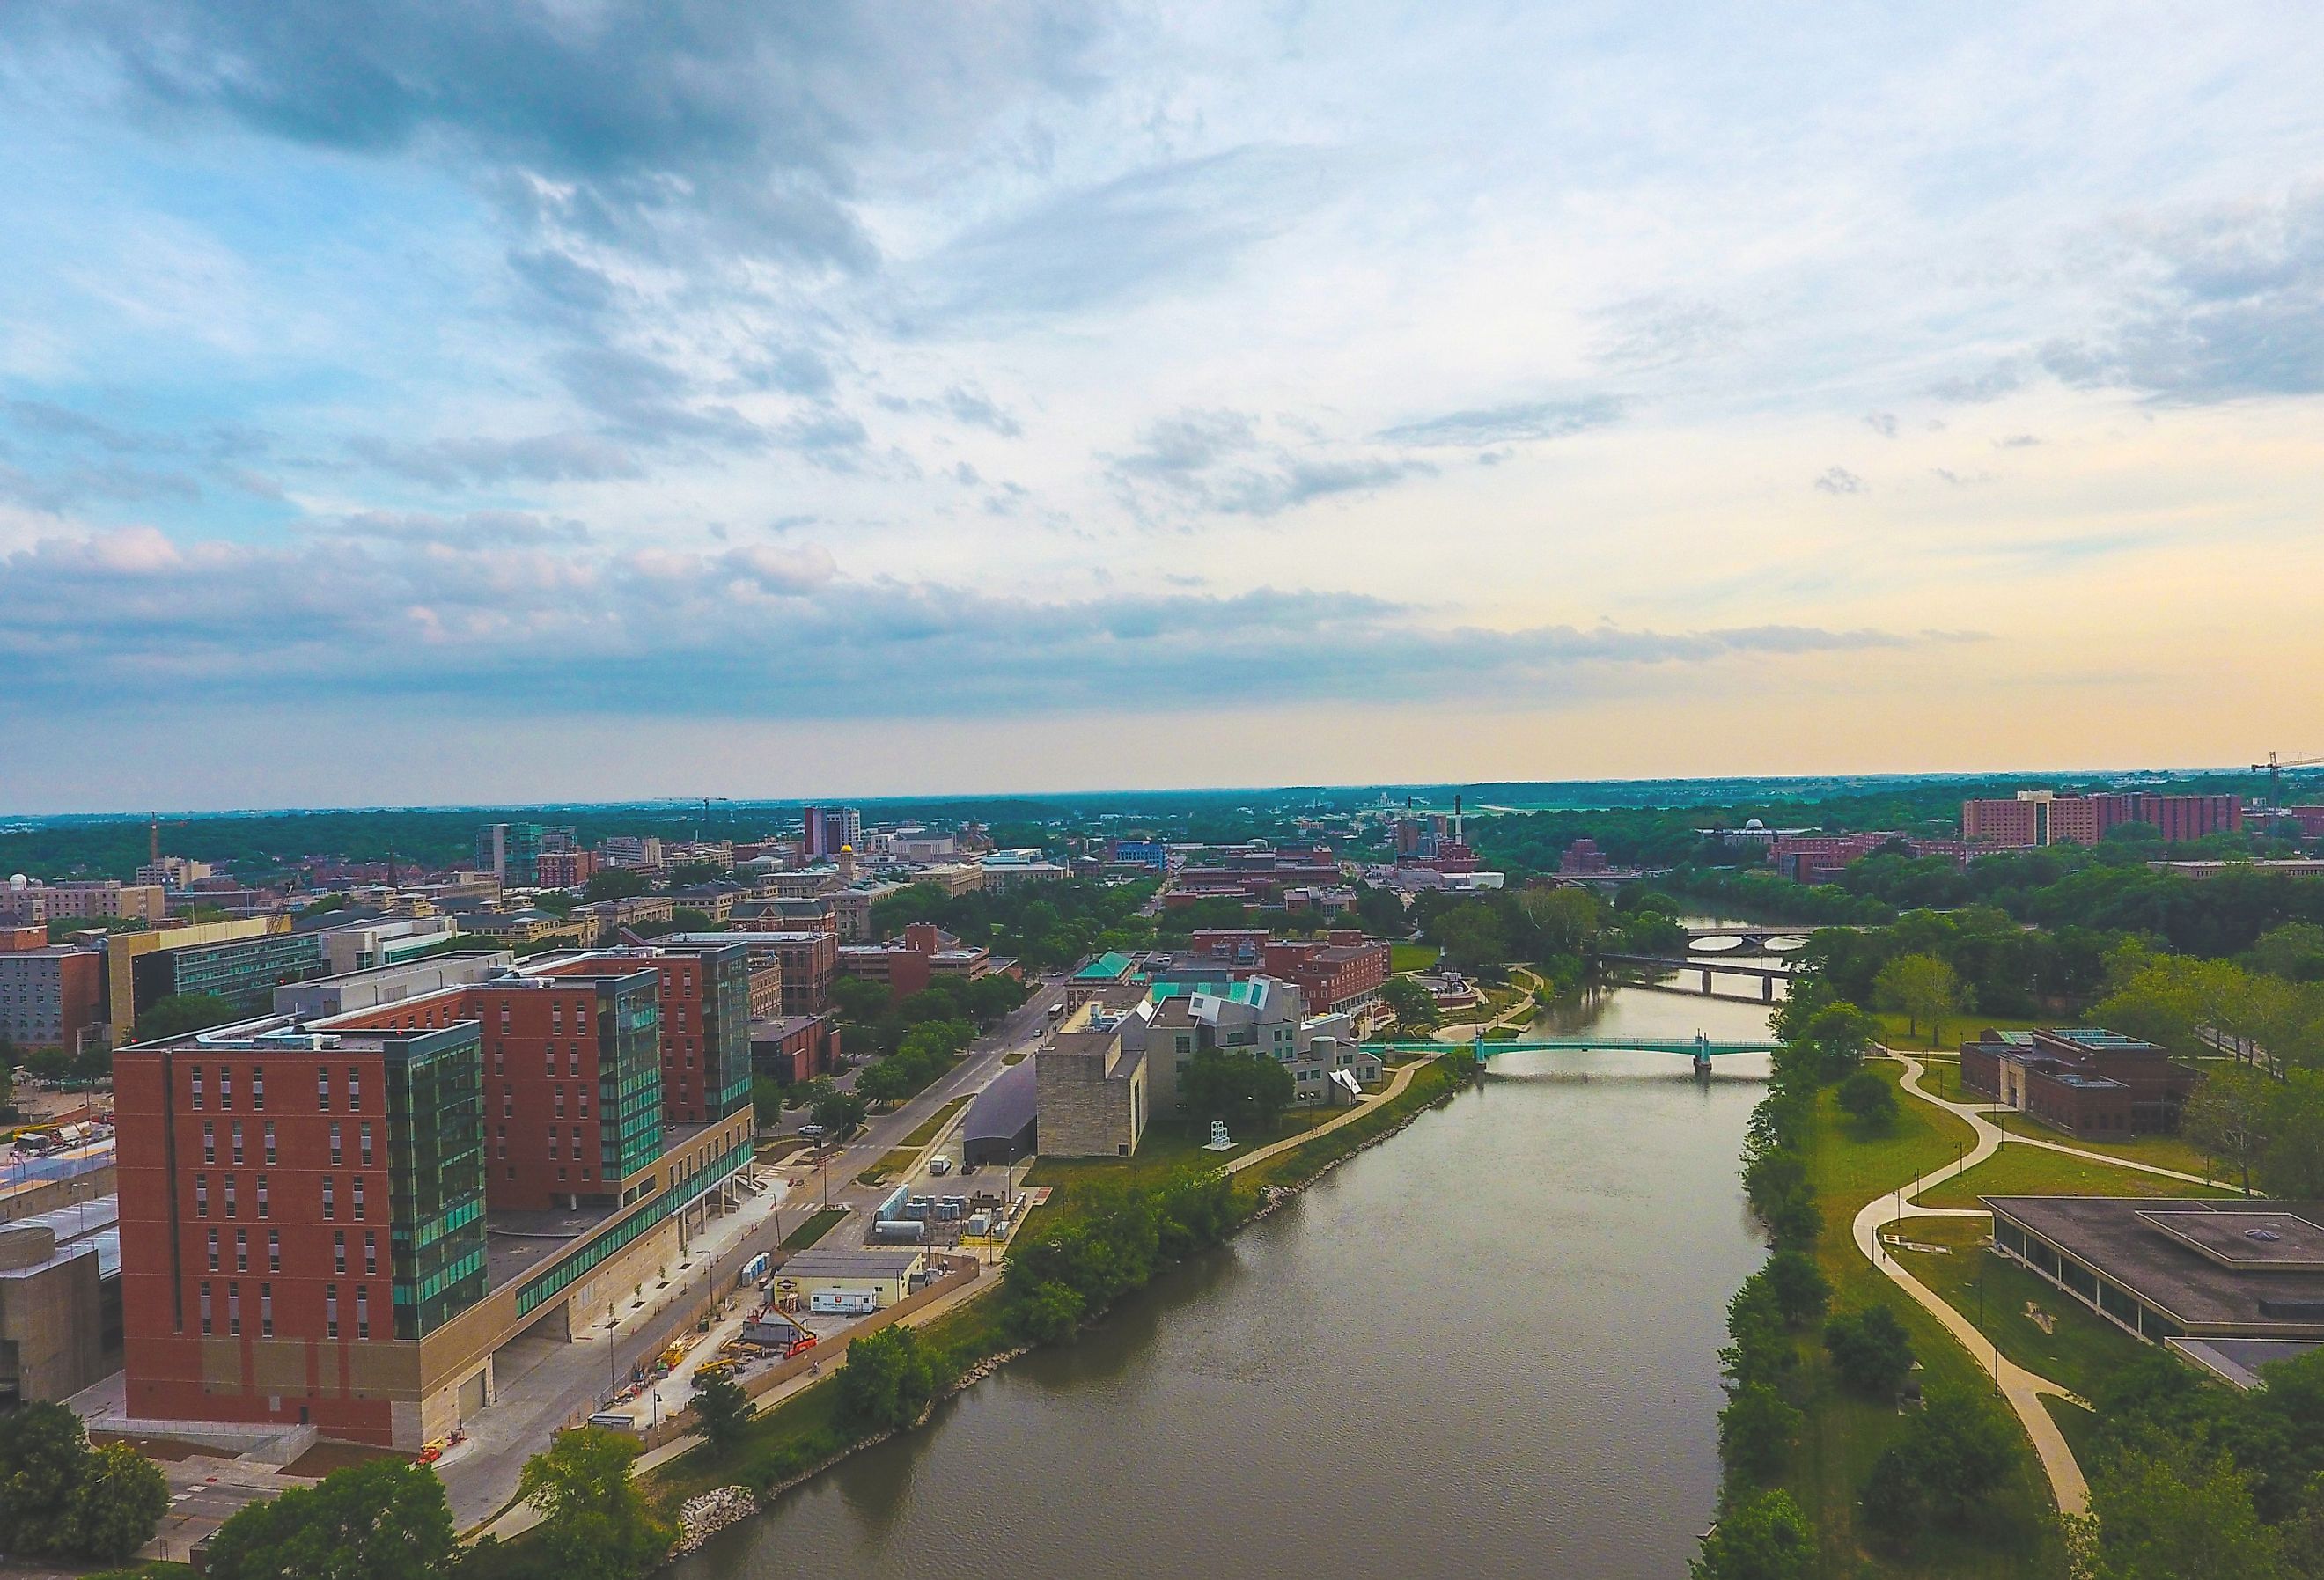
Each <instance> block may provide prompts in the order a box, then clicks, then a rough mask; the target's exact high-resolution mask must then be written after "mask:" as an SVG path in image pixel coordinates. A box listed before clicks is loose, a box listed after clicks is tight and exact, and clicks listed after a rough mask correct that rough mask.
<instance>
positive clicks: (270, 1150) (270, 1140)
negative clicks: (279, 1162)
mask: <svg viewBox="0 0 2324 1580" xmlns="http://www.w3.org/2000/svg"><path fill="white" fill-rule="evenodd" d="M266 1162H267V1166H268V1167H269V1168H272V1166H273V1163H274V1122H273V1121H272V1120H271V1119H270V1120H268V1121H267V1122H266Z"/></svg>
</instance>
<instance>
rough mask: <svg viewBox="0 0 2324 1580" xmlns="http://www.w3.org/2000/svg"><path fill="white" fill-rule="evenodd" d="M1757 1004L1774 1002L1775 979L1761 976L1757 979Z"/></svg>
mask: <svg viewBox="0 0 2324 1580" xmlns="http://www.w3.org/2000/svg"><path fill="white" fill-rule="evenodd" d="M1759 1002H1760V1003H1763V1004H1772V1003H1775V978H1774V977H1772V976H1763V977H1761V978H1760V979H1759Z"/></svg>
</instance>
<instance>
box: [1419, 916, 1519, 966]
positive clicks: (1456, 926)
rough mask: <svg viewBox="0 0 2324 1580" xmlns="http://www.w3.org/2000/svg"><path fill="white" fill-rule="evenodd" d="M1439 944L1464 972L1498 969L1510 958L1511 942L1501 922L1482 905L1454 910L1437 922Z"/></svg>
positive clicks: (1440, 917) (1454, 963)
mask: <svg viewBox="0 0 2324 1580" xmlns="http://www.w3.org/2000/svg"><path fill="white" fill-rule="evenodd" d="M1436 941H1437V942H1438V943H1440V944H1442V945H1443V947H1444V956H1445V958H1446V959H1448V960H1450V961H1452V964H1453V965H1455V966H1459V967H1461V968H1462V970H1463V971H1475V970H1477V969H1479V968H1480V967H1482V966H1492V965H1497V964H1499V962H1501V961H1503V960H1506V959H1507V958H1508V939H1507V938H1505V937H1504V936H1503V934H1502V932H1501V923H1500V919H1499V917H1496V916H1495V915H1494V914H1493V911H1492V908H1491V907H1490V906H1488V905H1486V904H1484V903H1483V902H1482V901H1474V900H1472V901H1466V902H1464V903H1462V904H1460V905H1456V906H1454V907H1452V909H1451V910H1447V911H1445V912H1444V913H1443V915H1441V916H1439V917H1438V918H1437V919H1436Z"/></svg>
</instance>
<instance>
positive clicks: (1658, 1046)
mask: <svg viewBox="0 0 2324 1580" xmlns="http://www.w3.org/2000/svg"><path fill="white" fill-rule="evenodd" d="M1780 1046H1782V1045H1781V1044H1779V1043H1776V1042H1772V1041H1769V1040H1766V1039H1748V1038H1743V1039H1714V1038H1711V1037H1706V1036H1704V1035H1703V1034H1702V1033H1701V1032H1700V1031H1698V1032H1696V1033H1695V1034H1694V1035H1693V1036H1692V1037H1691V1038H1656V1037H1625V1036H1623V1035H1621V1034H1620V1033H1618V1032H1601V1033H1599V1034H1597V1035H1594V1036H1583V1037H1528V1038H1523V1039H1518V1040H1516V1041H1511V1042H1495V1041H1492V1040H1490V1039H1488V1038H1485V1037H1482V1036H1480V1037H1478V1038H1477V1039H1475V1040H1473V1041H1471V1043H1470V1044H1469V1048H1470V1050H1471V1052H1473V1053H1474V1054H1476V1056H1477V1057H1478V1058H1480V1059H1487V1058H1492V1057H1493V1056H1494V1055H1496V1054H1502V1053H1673V1054H1678V1055H1681V1056H1683V1057H1685V1058H1692V1060H1693V1061H1694V1068H1695V1072H1696V1073H1697V1074H1699V1075H1701V1074H1708V1073H1709V1072H1710V1069H1711V1060H1712V1059H1714V1058H1719V1057H1720V1056H1721V1055H1722V1054H1738V1053H1773V1052H1775V1049H1777V1048H1778V1047H1780ZM1363 1048H1364V1050H1365V1051H1366V1052H1368V1053H1376V1054H1379V1055H1381V1056H1382V1057H1386V1056H1388V1055H1392V1054H1406V1053H1442V1052H1443V1051H1444V1048H1445V1045H1444V1044H1443V1043H1442V1042H1418V1041H1388V1042H1367V1043H1365V1044H1363Z"/></svg>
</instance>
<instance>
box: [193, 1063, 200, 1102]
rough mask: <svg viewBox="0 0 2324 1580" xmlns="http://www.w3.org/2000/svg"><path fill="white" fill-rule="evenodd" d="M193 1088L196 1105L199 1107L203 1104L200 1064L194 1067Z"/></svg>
mask: <svg viewBox="0 0 2324 1580" xmlns="http://www.w3.org/2000/svg"><path fill="white" fill-rule="evenodd" d="M193 1088H194V1106H195V1107H197V1108H199V1107H200V1106H201V1105H202V1067H201V1066H199V1065H196V1066H195V1067H193Z"/></svg>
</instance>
